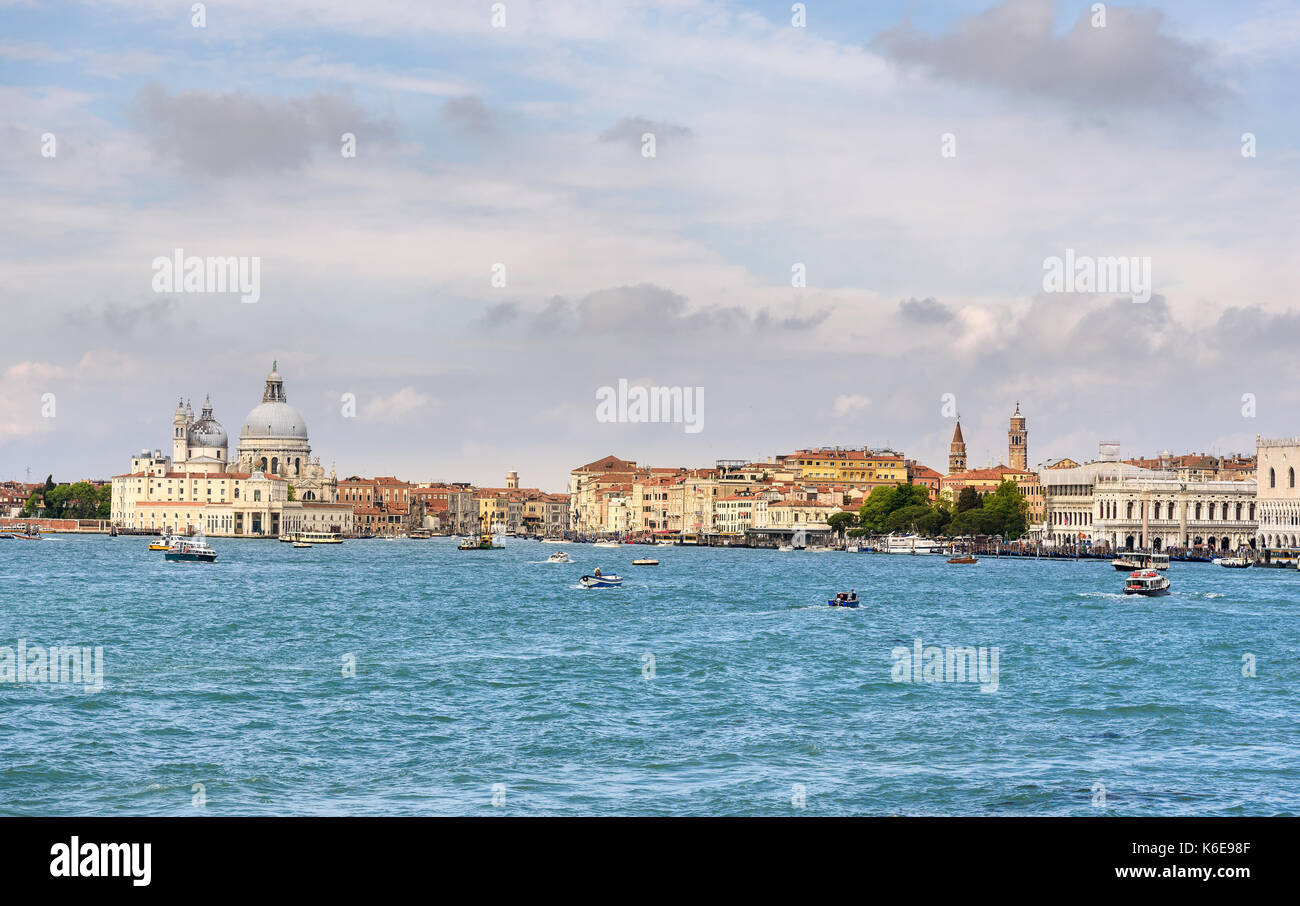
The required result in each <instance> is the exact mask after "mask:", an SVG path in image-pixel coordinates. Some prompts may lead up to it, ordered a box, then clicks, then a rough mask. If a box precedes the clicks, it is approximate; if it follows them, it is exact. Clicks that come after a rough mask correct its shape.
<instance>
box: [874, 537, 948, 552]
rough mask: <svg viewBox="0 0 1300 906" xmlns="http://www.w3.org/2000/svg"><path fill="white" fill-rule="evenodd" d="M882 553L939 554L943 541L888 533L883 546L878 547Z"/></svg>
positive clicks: (942, 550) (942, 549)
mask: <svg viewBox="0 0 1300 906" xmlns="http://www.w3.org/2000/svg"><path fill="white" fill-rule="evenodd" d="M879 550H880V552H881V553H883V554H941V553H944V547H943V543H942V542H940V541H934V540H931V539H930V538H921V537H920V536H918V535H890V536H889V537H887V538H886V539H885V544H884V547H882V548H879Z"/></svg>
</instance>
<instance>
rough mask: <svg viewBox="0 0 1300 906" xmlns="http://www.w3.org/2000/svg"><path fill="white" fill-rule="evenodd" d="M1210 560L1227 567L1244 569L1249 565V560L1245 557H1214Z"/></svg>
mask: <svg viewBox="0 0 1300 906" xmlns="http://www.w3.org/2000/svg"><path fill="white" fill-rule="evenodd" d="M1210 562H1211V563H1213V564H1214V565H1215V566H1224V567H1227V568H1228V569H1246V568H1247V567H1249V566H1250V560H1248V559H1247V558H1245V557H1215V558H1214V559H1213V560H1211V561H1210Z"/></svg>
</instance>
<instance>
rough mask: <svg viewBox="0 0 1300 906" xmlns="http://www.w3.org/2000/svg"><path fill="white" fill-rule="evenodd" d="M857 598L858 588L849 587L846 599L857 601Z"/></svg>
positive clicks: (852, 601)
mask: <svg viewBox="0 0 1300 906" xmlns="http://www.w3.org/2000/svg"><path fill="white" fill-rule="evenodd" d="M857 600H858V590H857V589H856V588H850V589H849V597H848V601H849V602H851V603H857Z"/></svg>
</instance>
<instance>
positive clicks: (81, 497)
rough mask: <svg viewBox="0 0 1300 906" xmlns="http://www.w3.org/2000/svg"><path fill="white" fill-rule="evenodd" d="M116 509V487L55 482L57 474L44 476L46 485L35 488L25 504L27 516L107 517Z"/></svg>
mask: <svg viewBox="0 0 1300 906" xmlns="http://www.w3.org/2000/svg"><path fill="white" fill-rule="evenodd" d="M112 511H113V486H112V485H111V484H105V485H103V486H102V487H98V488H97V487H95V486H94V485H92V484H91V483H90V482H88V481H78V482H77V483H75V484H55V483H54V476H53V475H51V476H49V477H47V478H46V479H45V487H43V488H41V489H40V490H38V491H32V493H31V496H30V497H28V498H27V503H25V504H24V505H23V511H22V515H23V517H24V518H38V517H39V518H43V519H107V518H109V516H110V515H112Z"/></svg>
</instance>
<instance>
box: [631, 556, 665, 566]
mask: <svg viewBox="0 0 1300 906" xmlns="http://www.w3.org/2000/svg"><path fill="white" fill-rule="evenodd" d="M632 565H633V566H658V565H659V561H658V560H656V559H655V558H654V557H637V558H636V559H635V560H633V561H632Z"/></svg>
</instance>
